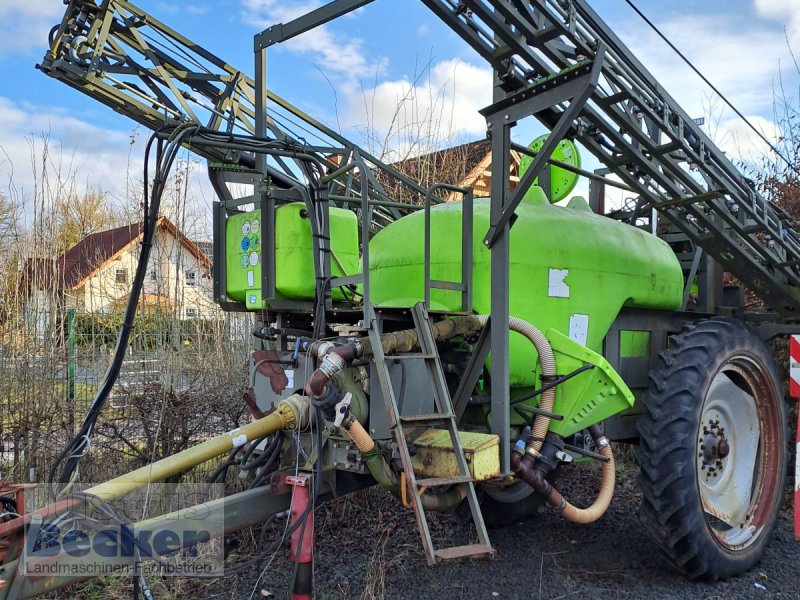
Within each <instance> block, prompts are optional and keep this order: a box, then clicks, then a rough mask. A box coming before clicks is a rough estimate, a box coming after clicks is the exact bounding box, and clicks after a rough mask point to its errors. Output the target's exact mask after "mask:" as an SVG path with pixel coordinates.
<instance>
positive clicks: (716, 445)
mask: <svg viewBox="0 0 800 600" xmlns="http://www.w3.org/2000/svg"><path fill="white" fill-rule="evenodd" d="M730 452H731V447H730V443H729V442H728V438H726V437H725V428H724V427H722V426H721V425H720V422H719V420H716V421H715V420H714V419H709V420H708V423H707V424H705V425H703V436H702V437H701V438H700V456H701V458H702V459H703V464H702V467H704V468H705V469H709V470H711V472H712V473H719V472H720V471H722V469H723V467H724V466H725V463H727V460H726V459H727V458H728V456H729V455H730Z"/></svg>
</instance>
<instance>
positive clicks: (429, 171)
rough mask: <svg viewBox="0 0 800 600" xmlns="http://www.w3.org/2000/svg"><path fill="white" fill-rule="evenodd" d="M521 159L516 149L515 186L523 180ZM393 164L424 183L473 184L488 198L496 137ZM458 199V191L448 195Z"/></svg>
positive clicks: (513, 156) (513, 158) (478, 194)
mask: <svg viewBox="0 0 800 600" xmlns="http://www.w3.org/2000/svg"><path fill="white" fill-rule="evenodd" d="M520 159H521V156H520V154H519V153H518V152H515V151H513V150H512V152H511V173H510V181H511V187H512V189H513V187H514V185H515V184H516V183H517V182H518V181H519V165H520ZM392 167H394V168H395V169H397V170H398V171H400V172H401V173H403V174H404V175H407V176H409V177H410V178H412V179H413V180H414V181H418V182H420V183H421V184H422V185H423V186H426V187H427V186H430V185H433V184H434V183H449V184H451V185H455V186H458V187H467V188H468V187H471V188H472V190H473V193H474V195H475V197H476V198H485V197H488V196H489V195H490V194H491V187H492V141H491V140H488V139H486V140H477V141H474V142H469V143H466V144H460V145H458V146H453V147H451V148H445V149H444V150H437V151H436V152H430V153H428V154H422V155H420V156H414V157H411V158H407V159H405V160H402V161H399V162H395V163H392ZM457 199H460V195H459V194H457V193H455V192H451V193H449V194H448V196H447V200H457Z"/></svg>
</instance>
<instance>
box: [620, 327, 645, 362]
mask: <svg viewBox="0 0 800 600" xmlns="http://www.w3.org/2000/svg"><path fill="white" fill-rule="evenodd" d="M619 355H620V358H646V357H648V356H650V332H649V331H620V332H619Z"/></svg>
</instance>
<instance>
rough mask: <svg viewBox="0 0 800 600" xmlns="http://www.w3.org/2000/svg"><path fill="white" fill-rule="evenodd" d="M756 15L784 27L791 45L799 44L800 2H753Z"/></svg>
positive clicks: (794, 0) (766, 0) (767, 0)
mask: <svg viewBox="0 0 800 600" xmlns="http://www.w3.org/2000/svg"><path fill="white" fill-rule="evenodd" d="M754 4H755V8H756V10H757V11H758V13H759V14H760V15H762V16H764V17H766V18H768V19H773V20H775V21H778V22H779V23H782V24H784V25H785V26H786V32H787V34H788V35H789V39H790V40H791V41H792V42H793V43H797V42H800V2H798V1H797V0H755V3H754Z"/></svg>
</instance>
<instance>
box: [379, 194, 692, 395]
mask: <svg viewBox="0 0 800 600" xmlns="http://www.w3.org/2000/svg"><path fill="white" fill-rule="evenodd" d="M536 190H537V191H538V193H534V194H532V195H531V194H529V199H526V200H525V201H524V202H523V203H522V204H520V206H519V207H518V209H517V211H516V214H517V220H516V222H515V223H514V225H513V227H512V228H511V241H510V244H511V250H510V252H511V258H510V276H509V280H510V284H509V287H510V289H509V302H510V313H511V315H513V316H516V317H519V318H521V319H524V320H526V321H528V322H530V323H532V324H534V325H535V326H536V327H538V328H539V329H541V330H542V331H545V332H546V331H548V330H550V329H555V330H557V331H559V332H561V333H563V334H564V335H567V336H569V337H570V338H571V339H573V340H575V341H577V342H579V343H580V344H583V345H584V346H586V347H587V348H589V349H591V350H593V351H595V352H598V353H600V354H602V342H603V338H604V337H605V335H606V333H607V332H608V330H609V328H610V327H611V324H612V323H613V322H614V319H615V318H616V317H617V315H618V314H619V312H620V310H621V309H622V308H623V307H630V308H641V309H663V310H674V309H677V308H679V307H680V305H681V299H682V294H683V275H682V271H681V266H680V263H679V262H678V260H677V258H676V256H675V254H674V252H673V251H672V250H671V249H670V247H669V246H668V245H667V244H666V243H665V242H663V241H662V240H660V239H658V238H657V237H656V236H654V235H650V234H649V233H647V232H644V231H641V230H639V229H637V228H635V227H632V226H629V225H625V224H623V223H619V222H617V221H614V220H612V219H608V218H606V217H602V216H599V215H596V214H594V213H592V212H591V210H590V209H589V206H588V205H587V204H586V201H585V200H583V199H581V198H574V199H573V200H572V201H571V202H570V204H569V205H568V206H557V205H551V204H550V203H549V202H548V201H547V198H546V196H545V194H544V192H543V191H542V190H541V189H540V188H536ZM461 210H462V205H461V203H459V202H453V203H446V204H441V205H438V206H435V207H433V208H432V209H431V213H430V215H431V217H430V218H431V279H438V280H444V281H454V282H458V281H460V278H461ZM424 218H425V215H424V213H423V212H422V211H419V212H417V213H414V214H411V215H409V216H407V217H404V218H402V219H400V220H398V221H396V222H395V223H392V224H391V225H389V226H388V227H386V228H385V229H384V230H382V231H381V232H380V233H378V234H377V235H376V236H375V238H374V239H373V240H372V241H371V243H370V282H371V295H372V299H373V302H374V303H375V304H376V305H378V306H384V307H408V306H412V305H414V304H415V303H416V302H418V301H420V300H422V299H423V288H424V260H423V259H424V241H423V240H424V223H425V221H424ZM488 228H489V201H488V200H483V199H481V200H476V201H475V204H474V229H473V248H474V269H473V279H472V286H473V305H474V310H475V312H476V313H482V314H488V313H489V312H490V311H491V305H490V291H491V289H490V287H491V283H490V282H491V269H490V253H489V251H488V250H487V249H486V248H485V247H484V244H483V238H484V236H485V234H486V231H487V230H488ZM460 309H461V297H460V293H459V292H454V291H449V290H439V289H433V290H431V304H430V310H432V311H452V312H457V311H459V310H460ZM621 341H622V344H624V345H629V346H632V348H631V349H630V350H631V351H632V352H635V351H636V349H635V346H636V345H637V343H638V344H641V343H642V342H645V340H643V339H640V340H637V338H636V336H635V334H631V335H630V336H628V337H626V338H623V339H622V340H621ZM624 351H625V348H623V352H624ZM634 355H635V354H634ZM536 358H537V357H536V352H535V350H534V349H533V348H532V346H531V344H530V343H529V342H527V341H526V340H524V338H522V336H520V335H518V334H515V333H512V335H511V341H510V377H511V386H512V387H528V386H533V385H535V384H536V383H537V382H536V378H535V373H534V371H535V366H536Z"/></svg>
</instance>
